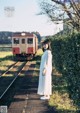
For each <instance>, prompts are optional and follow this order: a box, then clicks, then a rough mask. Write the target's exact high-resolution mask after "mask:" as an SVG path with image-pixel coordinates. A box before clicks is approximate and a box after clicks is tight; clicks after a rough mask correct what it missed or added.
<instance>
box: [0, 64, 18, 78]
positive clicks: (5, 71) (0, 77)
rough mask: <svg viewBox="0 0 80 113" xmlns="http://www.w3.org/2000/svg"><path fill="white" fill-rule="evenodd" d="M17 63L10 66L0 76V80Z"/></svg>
mask: <svg viewBox="0 0 80 113" xmlns="http://www.w3.org/2000/svg"><path fill="white" fill-rule="evenodd" d="M17 63H18V62H15V63H14V64H12V65H11V66H10V67H9V68H8V69H7V70H6V71H5V72H4V73H3V74H1V75H0V78H1V77H2V76H4V75H5V74H6V73H7V72H8V71H9V70H10V69H12V68H13V67H14V66H15V65H16V64H17Z"/></svg>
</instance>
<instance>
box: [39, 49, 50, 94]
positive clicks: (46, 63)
mask: <svg viewBox="0 0 80 113" xmlns="http://www.w3.org/2000/svg"><path fill="white" fill-rule="evenodd" d="M44 68H45V69H46V74H45V75H42V72H43V69H44ZM51 73H52V54H51V51H50V50H46V51H45V52H44V54H43V55H42V57H41V64H40V74H39V84H38V92H37V94H40V95H51V94H52V85H51V82H52V80H51Z"/></svg>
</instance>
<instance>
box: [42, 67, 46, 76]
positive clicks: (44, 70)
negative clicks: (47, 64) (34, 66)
mask: <svg viewBox="0 0 80 113" xmlns="http://www.w3.org/2000/svg"><path fill="white" fill-rule="evenodd" d="M45 74H46V69H45V68H44V69H43V72H42V75H43V76H44V75H45Z"/></svg>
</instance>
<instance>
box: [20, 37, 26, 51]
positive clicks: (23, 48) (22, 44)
mask: <svg viewBox="0 0 80 113" xmlns="http://www.w3.org/2000/svg"><path fill="white" fill-rule="evenodd" d="M20 51H21V53H26V38H21V43H20Z"/></svg>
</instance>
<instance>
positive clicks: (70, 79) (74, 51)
mask: <svg viewBox="0 0 80 113" xmlns="http://www.w3.org/2000/svg"><path fill="white" fill-rule="evenodd" d="M51 46H52V54H53V64H54V66H55V67H56V69H57V70H58V71H59V72H60V73H62V74H63V76H64V78H65V80H66V82H67V85H68V91H69V94H70V97H71V98H72V99H73V100H74V102H75V103H76V104H77V105H78V106H80V33H78V34H72V35H68V36H62V37H61V36H59V37H54V38H52V43H51Z"/></svg>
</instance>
